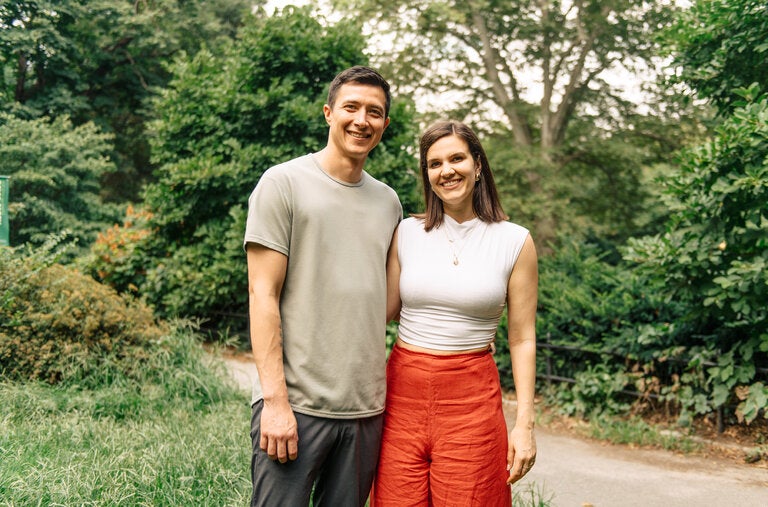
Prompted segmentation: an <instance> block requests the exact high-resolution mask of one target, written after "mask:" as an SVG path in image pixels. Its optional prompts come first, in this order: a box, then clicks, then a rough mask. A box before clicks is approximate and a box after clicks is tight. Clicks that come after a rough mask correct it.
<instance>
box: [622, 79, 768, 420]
mask: <svg viewBox="0 0 768 507" xmlns="http://www.w3.org/2000/svg"><path fill="white" fill-rule="evenodd" d="M752 92H755V88H752V89H750V90H744V91H742V94H743V95H745V96H747V97H749V95H750V93H752ZM667 184H668V191H667V203H668V206H669V207H670V209H671V210H672V215H671V219H670V221H669V223H668V226H667V232H666V233H665V234H663V235H659V236H654V237H649V238H644V239H639V240H636V241H633V242H632V243H631V244H630V248H629V249H628V251H627V258H628V259H631V260H633V261H636V262H638V263H640V269H641V271H642V272H643V273H645V274H646V275H647V276H649V277H653V278H655V279H657V280H659V281H660V282H661V283H663V284H664V285H665V286H666V291H667V294H668V298H669V299H675V300H677V301H681V302H684V303H685V304H686V306H687V311H686V320H687V322H689V323H690V325H691V326H692V327H693V329H694V332H695V333H696V334H697V335H698V336H701V337H702V339H700V343H699V346H700V347H701V348H702V349H703V351H704V352H703V353H704V354H705V355H707V356H709V357H711V358H712V360H716V361H717V363H718V364H717V366H715V367H713V368H710V369H709V370H708V375H707V380H706V388H707V389H706V391H707V392H708V393H709V395H708V402H707V403H706V404H705V405H703V406H702V405H701V404H697V406H696V407H695V410H696V411H702V410H707V409H709V408H710V407H717V406H721V405H723V404H724V403H726V402H727V401H729V400H731V399H732V397H733V393H734V389H735V388H736V387H737V386H738V385H749V384H750V383H752V382H754V381H755V380H756V377H755V365H757V366H760V367H762V368H765V367H768V308H766V305H765V301H766V299H767V298H768V275H767V274H766V273H768V270H766V263H768V242H767V241H766V237H768V207H767V205H766V203H768V99H766V98H765V97H763V98H759V99H758V100H756V101H751V102H748V103H746V104H744V105H743V106H741V107H739V108H738V109H735V110H734V113H733V115H732V116H731V117H730V118H729V119H728V120H727V121H726V122H725V123H724V124H723V125H722V126H721V127H720V128H718V129H717V132H716V137H715V139H713V140H712V141H711V142H709V143H707V144H705V145H703V146H701V147H700V148H698V149H695V150H691V151H690V152H688V153H687V155H686V157H685V159H684V164H683V166H682V168H681V170H680V172H679V173H678V174H677V175H675V176H674V177H672V178H669V180H668V181H667ZM738 365H742V366H741V367H739V366H738ZM758 391H759V389H758ZM750 413H753V412H750ZM750 420H751V419H750Z"/></svg>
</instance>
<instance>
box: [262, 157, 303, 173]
mask: <svg viewBox="0 0 768 507" xmlns="http://www.w3.org/2000/svg"><path fill="white" fill-rule="evenodd" d="M312 167H314V163H313V162H312V155H311V154H308V155H302V156H300V157H295V158H292V159H290V160H286V161H285V162H280V163H279V164H275V165H273V166H271V167H270V168H269V169H267V170H266V171H264V175H265V176H266V175H269V177H284V176H293V175H295V174H296V171H297V170H302V169H308V168H312Z"/></svg>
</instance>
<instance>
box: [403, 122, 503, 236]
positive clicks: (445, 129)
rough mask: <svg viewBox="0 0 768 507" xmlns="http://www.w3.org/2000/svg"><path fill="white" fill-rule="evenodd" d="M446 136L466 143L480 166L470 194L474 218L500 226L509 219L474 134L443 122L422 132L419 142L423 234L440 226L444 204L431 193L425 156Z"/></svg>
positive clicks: (458, 123) (453, 124)
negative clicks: (422, 196)
mask: <svg viewBox="0 0 768 507" xmlns="http://www.w3.org/2000/svg"><path fill="white" fill-rule="evenodd" d="M446 136H456V137H458V138H459V139H462V140H463V141H464V142H466V143H467V146H468V147H469V153H470V154H471V156H472V159H473V160H474V161H475V163H479V164H480V179H479V180H478V181H477V182H475V188H474V190H473V192H472V208H473V210H474V212H475V214H476V215H477V216H478V218H480V220H482V221H483V222H501V221H503V220H506V219H507V218H508V217H507V215H506V214H505V213H504V210H503V209H502V207H501V202H500V201H499V194H498V192H497V191H496V184H495V183H494V181H493V172H491V165H490V164H489V163H488V157H487V156H486V154H485V150H484V149H483V145H482V144H480V139H478V137H477V134H475V132H474V131H473V130H472V129H471V128H470V127H469V126H467V125H465V124H464V123H461V122H458V121H455V120H442V121H438V122H436V123H433V124H432V125H430V126H429V127H427V129H426V130H425V131H424V133H423V134H422V135H421V140H420V141H419V166H420V167H421V179H422V182H423V184H424V203H425V204H426V210H425V211H424V213H423V215H422V214H420V215H417V216H419V217H422V218H424V230H426V231H430V230H432V228H434V227H439V226H440V224H442V223H443V201H441V200H440V198H439V197H438V196H437V194H435V192H434V190H432V186H431V185H430V184H429V175H428V174H427V152H428V151H429V148H431V147H432V145H433V144H435V142H437V141H438V140H439V139H442V138H443V137H446Z"/></svg>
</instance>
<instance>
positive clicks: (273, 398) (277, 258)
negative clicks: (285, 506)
mask: <svg viewBox="0 0 768 507" xmlns="http://www.w3.org/2000/svg"><path fill="white" fill-rule="evenodd" d="M246 254H247V260H248V313H249V316H250V323H251V348H252V350H253V358H254V360H255V361H256V368H257V370H258V372H259V380H260V382H261V389H262V392H263V394H264V409H263V410H262V413H261V425H260V431H261V439H260V443H259V445H260V447H261V448H262V449H263V450H264V451H266V452H267V455H268V456H269V457H270V459H277V460H279V461H280V462H281V463H285V462H286V461H288V460H289V459H290V460H294V459H296V457H297V456H298V441H299V437H298V432H297V425H296V416H295V415H294V413H293V410H292V409H291V406H290V404H289V403H288V388H287V387H286V383H285V372H284V370H283V338H282V330H281V320H280V294H281V292H282V290H283V283H284V282H285V274H286V271H287V268H288V257H286V256H285V255H283V254H282V253H280V252H277V251H275V250H272V249H269V248H267V247H264V246H262V245H258V244H255V243H248V245H247V247H246Z"/></svg>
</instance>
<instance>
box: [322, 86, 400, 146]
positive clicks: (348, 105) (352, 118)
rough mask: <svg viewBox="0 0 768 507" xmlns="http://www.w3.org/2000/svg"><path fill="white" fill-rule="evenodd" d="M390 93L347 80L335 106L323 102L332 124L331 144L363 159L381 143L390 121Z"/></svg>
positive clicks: (329, 140)
mask: <svg viewBox="0 0 768 507" xmlns="http://www.w3.org/2000/svg"><path fill="white" fill-rule="evenodd" d="M385 107H386V97H385V95H384V90H382V89H381V88H379V87H378V86H373V85H366V84H360V83H354V82H353V83H346V84H344V85H342V86H341V88H339V91H338V94H337V95H336V101H335V102H334V104H333V107H331V106H329V105H327V104H326V105H325V106H323V112H324V113H325V121H326V122H328V125H329V126H330V131H329V136H328V144H329V145H331V146H332V147H333V148H334V149H335V150H336V151H337V152H338V153H340V154H341V155H342V156H344V157H348V158H351V159H360V158H363V159H364V158H365V157H366V156H368V153H369V152H370V151H371V150H372V149H373V148H374V147H376V145H377V144H379V141H380V140H381V136H382V134H383V133H384V129H386V128H387V125H389V118H387V117H386V113H385Z"/></svg>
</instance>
